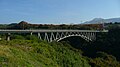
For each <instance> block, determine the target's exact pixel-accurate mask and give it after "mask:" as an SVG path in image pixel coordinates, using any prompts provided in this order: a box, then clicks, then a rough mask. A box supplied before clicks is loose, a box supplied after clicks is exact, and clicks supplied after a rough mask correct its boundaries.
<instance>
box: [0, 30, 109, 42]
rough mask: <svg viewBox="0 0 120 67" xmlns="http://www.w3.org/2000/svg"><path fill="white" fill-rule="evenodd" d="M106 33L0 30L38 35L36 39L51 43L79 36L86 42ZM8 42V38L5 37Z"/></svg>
mask: <svg viewBox="0 0 120 67" xmlns="http://www.w3.org/2000/svg"><path fill="white" fill-rule="evenodd" d="M99 32H108V30H100V31H99V30H0V33H9V34H10V33H30V34H31V35H32V33H38V38H39V39H42V40H46V41H48V42H52V41H53V40H55V41H58V40H62V39H64V38H67V37H71V36H80V37H81V38H83V39H85V40H86V41H93V40H96V33H99ZM7 39H8V40H10V36H7Z"/></svg>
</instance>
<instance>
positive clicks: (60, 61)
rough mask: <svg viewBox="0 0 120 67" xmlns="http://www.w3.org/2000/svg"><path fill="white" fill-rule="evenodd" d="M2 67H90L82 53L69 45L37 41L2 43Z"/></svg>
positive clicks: (0, 57) (0, 51)
mask: <svg viewBox="0 0 120 67" xmlns="http://www.w3.org/2000/svg"><path fill="white" fill-rule="evenodd" d="M0 66H2V67H24V66H25V67H90V65H89V64H88V61H87V60H86V59H85V58H83V57H82V55H81V52H80V51H78V50H77V49H74V48H72V47H71V46H69V45H68V44H66V45H64V44H62V43H56V42H52V43H47V42H45V41H36V40H31V39H30V40H20V39H13V40H11V41H9V42H8V41H5V40H3V41H0Z"/></svg>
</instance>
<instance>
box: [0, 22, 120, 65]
mask: <svg viewBox="0 0 120 67" xmlns="http://www.w3.org/2000/svg"><path fill="white" fill-rule="evenodd" d="M25 24H27V23H25ZM19 25H20V24H19ZM105 25H106V26H105V29H108V30H109V32H108V33H97V39H96V41H94V42H86V41H85V40H84V39H82V38H80V37H73V38H72V37H70V38H67V39H64V40H63V41H61V42H51V43H48V42H46V41H43V40H39V39H38V38H37V36H35V35H32V36H31V35H27V36H26V34H23V35H21V34H14V35H11V41H6V40H5V39H6V35H5V34H1V35H0V37H1V38H2V40H1V41H0V67H120V52H119V49H120V39H119V38H120V35H119V34H120V24H119V23H114V24H113V23H110V24H105ZM5 26H6V27H7V25H5ZM5 26H4V25H1V27H2V28H3V27H5ZM22 26H23V25H21V29H26V28H27V26H26V27H25V26H23V27H22ZM6 27H5V28H6ZM10 27H11V28H12V27H16V24H11V25H9V26H8V28H10ZM38 27H39V26H38ZM72 27H73V26H72ZM76 27H77V26H76ZM76 27H73V28H75V29H76ZM2 28H1V29H2ZM18 28H19V27H18ZM33 28H34V27H33ZM36 28H37V27H36ZM44 28H45V29H47V28H49V26H46V27H44V26H43V29H44ZM53 28H54V29H56V28H55V27H54V26H53ZM61 28H63V29H64V28H66V29H69V28H68V27H67V26H66V25H61ZM12 29H14V28H12ZM77 29H78V28H77ZM79 29H80V28H79ZM83 29H86V28H85V27H84V28H83ZM87 29H93V28H89V27H88V28H87Z"/></svg>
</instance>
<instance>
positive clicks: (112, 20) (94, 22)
mask: <svg viewBox="0 0 120 67" xmlns="http://www.w3.org/2000/svg"><path fill="white" fill-rule="evenodd" d="M110 22H112V23H114V22H120V18H110V19H103V18H94V19H93V20H91V21H86V22H84V24H99V23H110Z"/></svg>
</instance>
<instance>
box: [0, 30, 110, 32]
mask: <svg viewBox="0 0 120 67" xmlns="http://www.w3.org/2000/svg"><path fill="white" fill-rule="evenodd" d="M30 32H33V33H38V32H108V30H0V33H30Z"/></svg>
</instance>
